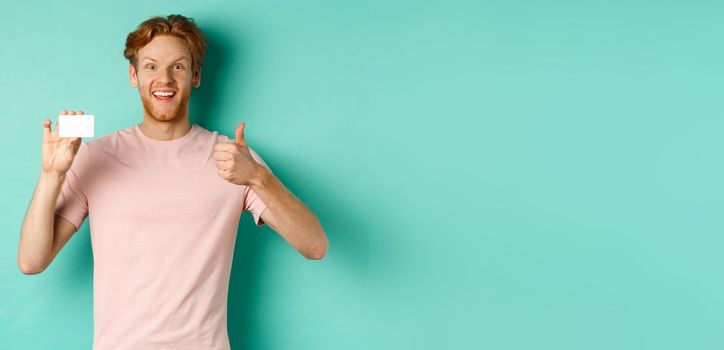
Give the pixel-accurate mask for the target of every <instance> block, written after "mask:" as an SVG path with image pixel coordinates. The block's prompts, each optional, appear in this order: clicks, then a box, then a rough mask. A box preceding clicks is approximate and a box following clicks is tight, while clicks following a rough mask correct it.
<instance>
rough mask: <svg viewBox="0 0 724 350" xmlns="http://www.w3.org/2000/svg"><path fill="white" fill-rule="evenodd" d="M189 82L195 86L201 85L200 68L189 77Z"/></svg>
mask: <svg viewBox="0 0 724 350" xmlns="http://www.w3.org/2000/svg"><path fill="white" fill-rule="evenodd" d="M191 84H193V86H194V87H196V88H197V87H199V86H201V68H199V69H198V70H197V71H196V73H195V74H194V76H193V78H191Z"/></svg>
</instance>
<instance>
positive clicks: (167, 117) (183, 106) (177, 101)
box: [141, 93, 191, 123]
mask: <svg viewBox="0 0 724 350" xmlns="http://www.w3.org/2000/svg"><path fill="white" fill-rule="evenodd" d="M190 97H191V96H190V94H184V95H181V94H180V93H177V94H176V96H174V99H173V101H172V102H171V103H159V102H158V101H156V100H155V99H154V97H153V95H151V94H148V95H146V94H141V102H142V103H143V112H144V113H145V114H146V115H148V116H149V117H151V118H153V119H154V120H155V121H157V122H162V123H174V122H179V121H181V120H183V118H184V116H186V114H187V113H188V106H189V103H188V102H189V98H190Z"/></svg>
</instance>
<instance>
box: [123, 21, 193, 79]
mask: <svg viewBox="0 0 724 350" xmlns="http://www.w3.org/2000/svg"><path fill="white" fill-rule="evenodd" d="M157 35H171V36H175V37H177V38H180V39H183V40H185V41H186V47H188V49H189V52H191V61H192V62H191V63H192V66H193V73H194V74H196V72H198V71H199V70H201V65H203V63H204V54H205V53H206V38H205V37H204V33H203V32H202V31H201V29H200V28H199V27H198V26H196V23H194V20H193V18H187V17H184V16H181V15H169V16H167V17H159V16H156V17H151V18H149V19H147V20H145V21H144V22H143V23H141V25H139V26H138V28H136V30H135V31H133V32H131V33H129V34H128V37H126V49H125V50H123V56H124V57H126V58H127V59H128V61H129V62H130V63H131V64H132V65H133V66H134V67H136V69H138V62H137V59H136V54H137V53H138V50H140V49H141V48H142V47H144V46H146V45H147V44H148V43H150V42H151V40H153V38H154V37H155V36H157Z"/></svg>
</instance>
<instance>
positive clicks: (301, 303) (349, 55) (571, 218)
mask: <svg viewBox="0 0 724 350" xmlns="http://www.w3.org/2000/svg"><path fill="white" fill-rule="evenodd" d="M723 12H724V4H723V3H721V2H718V1H622V0H618V1H587V0H584V1H555V2H551V1H520V2H511V1H445V2H418V1H409V0H407V1H405V0H384V1H382V0H374V1H366V2H352V1H346V2H342V1H340V2H333V1H234V2H232V1H204V2H201V1H195V2H187V3H178V2H169V1H154V2H148V1H124V2H122V3H116V4H105V3H101V2H95V1H86V0H79V1H73V2H68V1H43V2H39V1H34V2H31V1H8V0H5V1H3V6H2V10H1V11H0V23H2V25H3V28H2V30H0V42H2V43H3V44H2V47H1V48H0V62H1V63H2V73H0V76H1V77H2V78H1V79H2V84H0V99H1V102H2V103H1V106H2V113H0V118H2V125H3V127H2V128H1V131H0V133H1V134H0V142H2V145H0V146H1V147H0V152H2V154H1V155H2V157H3V158H2V159H3V171H2V173H1V175H0V176H2V181H0V186H1V187H0V193H2V202H1V203H0V212H2V214H1V215H0V224H1V227H3V228H4V234H3V235H2V236H1V237H2V238H1V239H2V241H1V242H0V244H1V245H2V247H3V249H2V250H0V279H1V280H2V281H3V282H2V287H0V300H2V301H1V302H0V347H2V348H5V349H21V348H22V349H51V348H52V349H88V348H90V347H91V343H92V336H93V332H92V329H93V328H92V327H93V315H92V271H93V270H92V269H93V267H92V265H93V258H92V255H91V246H90V239H89V230H88V222H87V221H86V222H85V224H84V225H83V227H82V228H81V230H80V231H79V232H78V233H76V234H75V235H74V236H73V238H72V239H71V241H70V242H69V243H68V244H67V246H66V247H65V248H64V249H63V250H62V251H61V253H60V254H59V255H58V257H57V258H56V260H55V261H54V262H53V264H52V265H51V266H50V267H49V268H48V269H47V270H46V271H45V272H43V273H42V274H39V275H33V276H26V275H23V274H21V273H20V271H19V269H18V268H17V266H16V263H15V258H16V254H17V244H18V238H19V233H20V228H21V224H22V219H23V216H24V214H25V211H26V209H27V205H28V203H29V201H30V199H31V195H32V193H33V189H34V187H35V183H36V181H37V179H38V175H39V172H40V144H41V132H42V127H41V123H42V120H43V118H46V117H51V118H53V120H54V121H55V116H56V115H57V112H58V110H60V109H63V108H66V109H73V110H83V111H85V112H86V113H88V114H94V115H96V118H97V119H96V135H98V136H102V135H106V134H109V133H112V132H113V131H115V130H117V129H119V128H126V127H129V126H131V125H133V124H137V123H140V122H141V120H142V109H141V103H140V99H139V97H138V94H137V91H136V90H134V89H132V88H130V86H129V83H128V77H127V61H125V59H124V58H123V56H122V50H123V46H124V41H125V36H126V35H127V34H128V32H130V31H132V30H133V29H135V27H136V26H137V25H138V24H139V23H140V22H141V21H143V20H145V19H146V18H147V17H149V16H152V15H168V14H171V13H180V14H184V15H186V16H189V17H192V18H194V19H195V20H196V21H197V23H198V24H199V25H200V26H201V27H202V28H203V29H204V30H205V31H206V32H207V34H208V37H209V39H210V42H209V52H208V55H207V58H206V64H205V66H204V68H203V71H202V74H203V75H202V86H201V88H200V89H199V90H196V91H195V92H194V94H193V96H192V102H191V103H192V107H191V109H192V110H191V121H192V122H195V123H199V124H200V125H202V126H203V127H205V128H207V129H211V130H218V131H219V132H222V133H224V134H226V135H227V136H230V137H233V135H234V134H233V133H234V129H235V127H236V125H237V124H238V123H239V122H240V121H245V122H246V123H247V129H246V135H247V140H248V142H249V144H250V145H251V146H252V147H254V148H255V150H257V151H258V152H259V154H260V155H261V156H262V157H263V158H264V159H265V160H266V162H267V163H268V164H269V166H270V167H271V168H272V169H273V170H274V172H275V174H276V175H277V176H278V177H279V178H280V180H282V182H283V183H284V184H286V185H287V187H288V188H289V189H290V190H292V192H294V193H295V194H296V195H297V196H298V197H299V198H301V199H302V200H303V201H304V202H305V203H306V204H307V205H308V206H309V207H310V208H311V209H312V211H314V212H315V213H316V214H317V216H318V217H319V218H320V220H321V222H322V224H323V226H324V228H325V230H326V232H327V235H328V237H329V240H330V248H329V251H328V255H327V256H326V258H325V259H324V260H322V261H309V260H306V259H304V258H303V257H302V256H301V255H300V254H299V253H298V252H296V251H295V250H294V249H293V248H291V246H289V245H288V244H287V243H286V241H284V239H283V238H282V237H280V236H278V235H276V234H275V233H274V232H273V231H271V230H270V229H269V228H268V227H264V228H256V227H255V226H254V225H253V223H252V222H251V216H250V215H249V214H248V213H245V214H244V216H243V217H242V223H241V225H240V229H239V237H238V240H237V243H236V248H235V249H236V250H235V257H234V265H233V272H232V280H231V282H232V286H231V289H230V297H229V335H230V339H231V344H232V347H233V348H234V349H557V350H561V349H607V350H608V349H656V350H662V349H721V348H724V338H723V337H722V332H721V330H722V329H723V328H724V318H723V317H722V314H724V282H722V280H723V279H722V277H721V275H722V273H721V272H722V269H723V268H724V260H723V259H722V256H721V251H722V245H723V244H724V238H722V232H724V230H723V229H724V220H723V219H722V218H724V215H722V213H723V212H724V181H723V179H724V166H722V156H721V154H722V152H721V149H722V148H724V141H723V140H724V138H723V137H722V136H723V131H724V120H723V119H722V115H723V113H722V112H723V111H722V103H721V101H722V97H721V96H722V92H723V89H722V83H721V77H722V73H724V72H723V71H722V70H723V68H722V67H723V66H722V63H723V62H724V49H723V48H724V42H723V41H722V37H723V35H724V21H722V15H723V14H724V13H723Z"/></svg>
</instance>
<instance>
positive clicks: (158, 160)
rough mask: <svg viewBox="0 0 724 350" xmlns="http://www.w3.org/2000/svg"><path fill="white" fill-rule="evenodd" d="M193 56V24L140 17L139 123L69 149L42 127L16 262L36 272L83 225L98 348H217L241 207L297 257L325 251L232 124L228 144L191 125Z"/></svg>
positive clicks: (134, 54)
mask: <svg viewBox="0 0 724 350" xmlns="http://www.w3.org/2000/svg"><path fill="white" fill-rule="evenodd" d="M205 50H206V45H205V42H204V38H203V33H202V32H201V30H200V29H199V28H198V27H197V26H196V25H195V23H194V22H193V20H192V19H189V18H186V17H183V16H180V15H171V16H168V17H166V18H164V17H153V18H150V19H149V20H147V21H145V22H143V23H142V24H141V25H140V26H139V27H138V29H136V30H135V31H134V32H132V33H130V34H129V35H128V37H127V40H126V49H125V51H124V56H125V57H126V58H128V59H129V62H130V64H129V77H130V82H131V86H133V87H135V88H138V92H139V95H140V97H141V102H142V104H143V110H144V116H143V122H142V123H141V124H138V125H134V126H132V127H129V128H127V129H122V130H117V131H116V132H115V133H113V134H110V135H106V136H104V137H101V138H98V139H95V140H92V141H89V142H87V143H81V139H80V138H77V137H76V138H61V137H59V136H58V125H56V128H55V130H52V131H51V121H50V120H48V119H45V120H44V121H43V147H42V159H43V169H42V172H41V174H40V179H39V181H38V183H37V187H36V189H35V193H34V195H33V199H32V201H31V203H30V206H29V208H28V211H27V213H26V216H25V219H24V222H23V228H22V232H21V236H20V243H19V248H18V266H19V267H20V270H21V271H22V272H23V273H26V274H37V273H40V272H42V271H43V270H44V269H45V268H47V266H48V265H49V264H50V263H51V262H52V261H53V259H54V258H55V256H56V255H57V254H58V251H59V250H60V249H61V248H62V247H63V245H65V243H66V242H67V241H68V240H69V239H70V237H71V236H72V235H73V233H74V232H76V231H77V230H78V228H79V227H80V226H81V224H82V223H83V221H84V220H85V218H86V216H88V217H89V219H90V232H91V242H92V247H93V258H94V340H93V348H94V349H96V350H102V349H152V348H153V349H167V348H168V349H229V340H228V334H227V329H226V320H227V317H226V316H227V313H226V312H227V295H228V287H229V276H230V271H231V263H232V257H233V249H234V242H235V239H236V231H237V229H238V225H239V218H240V215H241V213H242V211H250V212H251V213H252V215H253V218H254V221H255V223H256V225H258V226H261V225H263V224H265V223H266V224H268V225H269V226H271V228H273V229H274V230H275V231H276V232H277V233H279V234H280V235H282V236H283V237H284V238H285V239H286V240H287V242H289V244H291V245H292V246H293V247H294V248H295V249H296V250H298V251H299V252H300V253H301V254H302V255H303V256H305V257H306V258H308V259H322V258H323V257H324V255H325V254H326V251H327V247H328V241H327V237H326V235H325V233H324V231H323V230H322V227H321V225H320V223H319V221H318V220H317V218H316V217H315V215H314V214H313V213H312V212H311V211H310V210H309V209H307V208H306V207H305V205H304V204H302V203H301V202H300V201H299V200H298V199H297V198H296V197H295V196H294V195H293V194H291V193H290V192H289V191H288V190H287V189H286V188H285V187H284V186H283V185H282V183H280V182H279V180H278V179H277V178H276V177H275V176H274V175H273V174H272V172H271V170H270V169H269V168H268V166H267V165H266V163H265V162H264V161H263V160H262V159H261V158H260V157H259V155H258V154H257V153H256V152H255V151H254V150H252V149H251V148H250V147H249V146H248V145H247V143H246V140H245V137H244V132H245V124H244V123H241V124H239V126H238V128H237V129H236V138H235V140H231V139H229V138H227V137H226V136H224V135H220V134H218V133H217V132H215V131H214V132H211V131H209V130H206V129H204V128H202V127H200V126H199V125H196V124H190V123H189V115H188V110H189V108H188V105H189V97H190V95H191V90H192V87H198V86H199V85H200V83H201V66H202V63H203V55H204V53H205ZM60 113H61V114H69V115H82V114H83V112H82V111H65V110H63V111H61V112H60Z"/></svg>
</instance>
